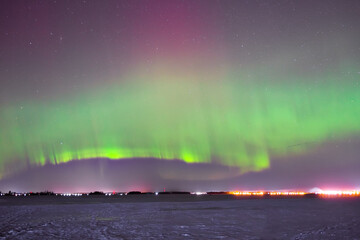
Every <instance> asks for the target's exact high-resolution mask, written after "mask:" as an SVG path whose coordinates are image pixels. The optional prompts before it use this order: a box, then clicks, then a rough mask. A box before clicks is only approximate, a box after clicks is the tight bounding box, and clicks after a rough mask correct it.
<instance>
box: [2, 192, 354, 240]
mask: <svg viewBox="0 0 360 240" xmlns="http://www.w3.org/2000/svg"><path fill="white" fill-rule="evenodd" d="M156 197H157V199H156ZM31 198H33V199H32V200H31V201H30V200H26V199H23V200H21V201H19V200H16V201H17V202H16V201H14V202H11V199H10V198H7V199H5V198H1V199H0V215H1V217H0V239H84V240H85V239H360V200H359V199H327V200H324V199H249V200H244V199H242V200H229V199H227V200H225V199H221V198H214V199H216V201H211V200H212V199H210V198H208V199H204V200H210V201H202V200H201V199H200V201H199V199H197V200H196V199H195V200H194V201H191V199H187V200H186V201H182V199H181V198H182V196H175V197H173V198H172V199H170V200H169V199H167V198H166V196H151V197H148V198H147V199H150V200H149V201H143V200H140V201H136V200H134V201H133V200H132V199H131V198H128V199H127V200H126V201H122V200H116V199H114V198H113V199H112V200H111V201H110V200H108V199H106V197H105V196H104V197H103V196H101V197H94V198H92V199H90V197H87V198H82V199H79V198H78V199H73V200H69V199H66V201H64V199H65V198H64V197H63V198H54V199H55V200H54V199H53V200H51V201H47V200H43V199H44V198H45V199H46V197H31ZM138 198H141V196H139V197H138ZM159 198H160V201H158V199H159ZM161 198H162V199H161ZM187 198H189V197H187ZM34 199H35V200H34ZM94 199H95V200H94ZM133 199H135V198H133ZM145 200H146V199H145Z"/></svg>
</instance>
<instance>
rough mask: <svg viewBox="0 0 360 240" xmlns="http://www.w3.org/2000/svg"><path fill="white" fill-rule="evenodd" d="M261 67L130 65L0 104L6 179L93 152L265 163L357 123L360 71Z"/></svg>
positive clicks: (243, 167) (244, 168) (340, 134)
mask: <svg viewBox="0 0 360 240" xmlns="http://www.w3.org/2000/svg"><path fill="white" fill-rule="evenodd" d="M260 72H261V71H253V72H252V74H250V75H249V74H244V73H240V72H237V71H224V72H222V73H217V74H214V73H205V71H192V72H191V71H190V72H188V73H187V74H183V73H180V72H177V71H176V70H169V69H167V70H159V71H154V72H151V73H149V72H147V73H146V74H145V73H133V74H127V76H125V77H123V78H122V79H121V83H120V84H114V85H111V86H106V85H105V86H103V87H102V88H96V90H95V89H93V90H88V91H84V92H82V93H78V94H72V95H71V94H70V95H67V96H62V97H59V96H58V97H57V98H55V100H49V101H48V102H40V101H33V100H32V101H30V100H29V101H26V103H21V104H20V103H16V104H15V103H14V104H13V105H11V106H10V105H9V106H7V107H3V108H2V109H0V117H1V118H0V121H1V122H0V124H1V126H4V127H3V128H2V129H1V136H0V178H3V177H6V176H9V175H11V174H12V173H15V172H18V171H20V170H22V169H25V168H26V167H28V166H34V165H44V164H46V163H51V164H59V163H64V162H68V161H71V160H75V159H90V158H109V159H124V158H143V157H145V158H146V157H149V158H160V159H181V160H183V161H185V162H187V163H208V162H216V163H219V164H222V165H226V166H234V167H239V172H241V173H244V172H248V171H260V170H263V169H266V168H268V167H269V166H270V158H271V157H274V156H288V155H291V154H299V153H306V152H307V151H309V150H310V149H311V148H314V146H316V145H319V144H321V143H323V142H325V141H328V140H336V139H339V138H344V137H346V136H350V135H353V134H356V133H357V132H358V131H359V130H360V86H359V75H358V74H356V71H351V72H352V73H353V74H348V75H346V74H344V72H348V71H343V70H341V71H336V72H335V71H334V72H327V73H321V74H311V76H310V74H309V76H308V77H306V76H303V77H298V76H290V74H288V76H286V77H285V76H284V75H281V77H279V75H276V74H274V73H273V72H270V71H262V73H260ZM305 75H306V74H305ZM174 76H175V77H174ZM339 79H342V85H341V86H339ZM302 143H311V144H302ZM292 146H295V147H292Z"/></svg>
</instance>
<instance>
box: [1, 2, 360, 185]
mask: <svg viewBox="0 0 360 240" xmlns="http://www.w3.org/2000/svg"><path fill="white" fill-rule="evenodd" d="M359 23H360V1H357V0H354V1H347V0H339V1H332V0H331V1H312V0H311V1H267V0H264V1H250V0H249V1H241V0H223V1H213V0H202V1H177V0H172V1H155V0H154V1H145V0H144V1H136V0H131V1H130V0H129V1H105V0H104V1H95V0H94V1H60V0H57V1H12V0H9V1H5V0H4V1H1V2H0V190H8V189H11V190H18V191H31V190H32V191H35V190H38V191H40V190H53V191H90V190H105V191H113V190H116V191H125V190H142V191H145V190H147V191H158V190H162V189H163V188H164V187H166V188H167V189H173V190H196V191H208V190H233V189H304V190H308V189H310V188H312V187H321V188H325V189H326V188H334V187H338V188H344V187H346V188H360V25H359Z"/></svg>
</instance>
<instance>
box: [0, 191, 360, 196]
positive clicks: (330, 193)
mask: <svg viewBox="0 0 360 240" xmlns="http://www.w3.org/2000/svg"><path fill="white" fill-rule="evenodd" d="M191 194H194V195H204V194H207V193H206V192H193V193H191ZM229 194H232V195H238V196H263V195H264V194H269V195H271V196H302V195H305V194H306V193H305V192H240V191H233V192H229ZM313 194H316V195H321V196H360V191H318V192H314V193H313ZM4 195H5V194H4V193H0V196H4ZM27 195H29V194H20V193H16V194H15V196H27ZM60 195H61V196H65V197H70V196H75V197H80V196H83V195H86V196H88V195H89V194H82V193H62V194H60ZM112 195H116V194H114V193H105V196H112ZM119 195H120V196H122V195H125V194H123V193H120V194H119ZM155 195H156V196H157V195H159V193H158V192H155Z"/></svg>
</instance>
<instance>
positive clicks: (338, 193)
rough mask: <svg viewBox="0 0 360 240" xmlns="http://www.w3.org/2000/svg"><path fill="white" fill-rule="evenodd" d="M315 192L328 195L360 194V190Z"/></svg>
mask: <svg viewBox="0 0 360 240" xmlns="http://www.w3.org/2000/svg"><path fill="white" fill-rule="evenodd" d="M315 194H318V195H327V196H360V191H319V192H315Z"/></svg>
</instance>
